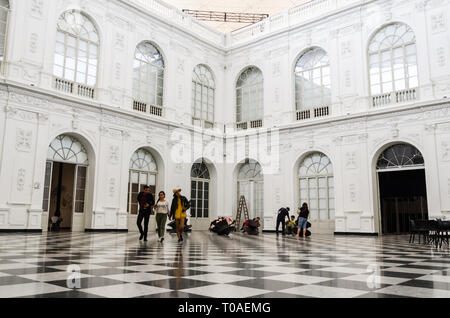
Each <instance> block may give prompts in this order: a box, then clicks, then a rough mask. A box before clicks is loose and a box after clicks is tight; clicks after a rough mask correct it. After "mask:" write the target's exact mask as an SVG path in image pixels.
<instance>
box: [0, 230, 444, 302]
mask: <svg viewBox="0 0 450 318" xmlns="http://www.w3.org/2000/svg"><path fill="white" fill-rule="evenodd" d="M73 270H75V272H72V271H73ZM77 270H79V273H78V272H76V271H77ZM78 287H79V288H78ZM4 297H55V298H66V297H82V298H85V297H114V298H117V297H127V298H128V297H157V298H161V297H163V298H167V297H179V298H198V297H218V298H228V297H231V298H244V297H258V298H259V297H264V298H265V297H268V298H289V297H333V298H334V297H339V298H353V297H371V298H382V297H445V298H447V297H450V251H449V249H448V248H445V249H440V250H436V249H434V248H433V247H430V246H424V245H419V244H414V245H413V244H409V243H408V238H407V237H405V236H385V237H360V236H336V237H335V236H326V235H314V236H313V237H312V238H310V239H308V240H306V241H305V240H303V239H301V240H299V241H297V240H296V239H294V238H291V237H282V236H279V237H277V236H275V235H274V234H264V235H261V236H259V237H249V236H243V235H240V234H235V235H231V236H230V237H219V236H217V235H215V234H213V233H209V232H194V233H191V234H190V235H189V237H187V238H186V239H185V242H184V243H182V244H179V243H177V240H176V237H170V236H169V237H167V238H166V241H165V242H164V243H163V244H161V243H159V242H157V240H156V237H155V236H151V238H150V240H149V242H147V243H142V242H139V241H138V239H137V235H136V234H131V233H48V234H15V233H14V234H11V233H8V234H7V233H4V234H0V298H4Z"/></svg>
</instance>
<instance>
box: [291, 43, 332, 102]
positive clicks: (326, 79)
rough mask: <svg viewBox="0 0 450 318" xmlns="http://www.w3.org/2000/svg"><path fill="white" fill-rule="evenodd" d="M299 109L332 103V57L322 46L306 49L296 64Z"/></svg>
mask: <svg viewBox="0 0 450 318" xmlns="http://www.w3.org/2000/svg"><path fill="white" fill-rule="evenodd" d="M295 96H296V98H295V102H296V108H297V110H305V109H312V108H321V107H328V106H329V105H330V104H331V74H330V59H329V57H328V54H327V53H326V52H325V51H324V50H322V49H321V48H313V49H310V50H308V51H306V52H305V53H304V54H303V55H302V56H301V57H300V58H299V59H298V61H297V64H296V65H295Z"/></svg>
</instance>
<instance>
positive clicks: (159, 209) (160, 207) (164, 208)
mask: <svg viewBox="0 0 450 318" xmlns="http://www.w3.org/2000/svg"><path fill="white" fill-rule="evenodd" d="M153 210H154V211H155V214H156V225H157V227H158V237H159V241H160V242H163V241H164V233H165V231H166V221H167V215H168V214H169V202H167V201H166V193H165V192H164V191H161V192H160V193H159V195H158V202H156V205H155V207H154V208H153Z"/></svg>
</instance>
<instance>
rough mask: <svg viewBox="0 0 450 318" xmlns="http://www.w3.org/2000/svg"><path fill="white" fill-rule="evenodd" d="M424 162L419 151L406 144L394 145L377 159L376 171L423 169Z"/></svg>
mask: <svg viewBox="0 0 450 318" xmlns="http://www.w3.org/2000/svg"><path fill="white" fill-rule="evenodd" d="M424 165H425V161H424V159H423V156H422V154H421V153H420V151H419V150H418V149H417V148H415V147H413V146H411V145H408V144H396V145H393V146H391V147H389V148H387V149H386V150H385V151H383V153H382V154H381V155H380V157H379V158H378V162H377V169H378V170H386V169H401V168H411V167H416V168H417V167H424Z"/></svg>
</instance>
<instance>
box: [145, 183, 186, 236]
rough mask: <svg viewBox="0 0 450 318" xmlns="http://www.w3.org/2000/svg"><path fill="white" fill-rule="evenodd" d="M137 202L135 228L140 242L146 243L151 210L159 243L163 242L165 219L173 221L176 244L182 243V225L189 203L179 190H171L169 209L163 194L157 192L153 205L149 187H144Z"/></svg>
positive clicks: (162, 192)
mask: <svg viewBox="0 0 450 318" xmlns="http://www.w3.org/2000/svg"><path fill="white" fill-rule="evenodd" d="M137 201H138V203H139V214H138V218H137V226H138V228H139V232H140V234H141V236H140V237H139V240H140V241H142V240H144V241H145V242H146V241H147V234H148V224H149V222H150V215H151V211H152V210H153V211H154V212H155V215H156V226H157V229H158V237H159V241H160V242H163V241H164V233H165V231H166V222H167V218H169V220H172V219H174V220H175V224H176V232H177V236H178V242H183V232H184V224H185V220H186V217H187V215H186V211H187V210H189V208H190V203H189V200H188V199H187V198H186V197H185V196H183V195H181V189H180V188H177V189H173V198H172V203H171V205H170V209H169V202H168V201H167V200H166V194H165V192H164V191H161V192H159V194H158V201H157V202H156V203H155V198H154V196H153V194H152V193H151V189H150V187H149V186H145V187H144V191H142V192H140V193H139V194H138V196H137ZM142 221H144V228H142Z"/></svg>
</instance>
